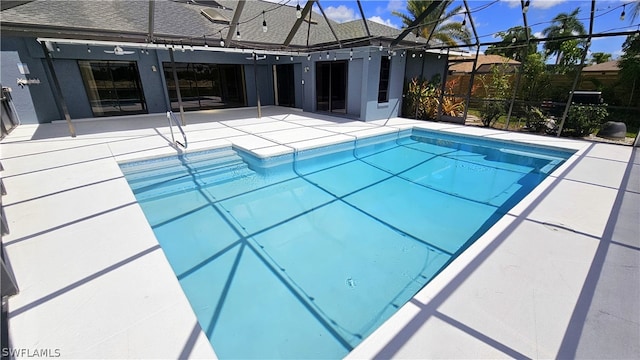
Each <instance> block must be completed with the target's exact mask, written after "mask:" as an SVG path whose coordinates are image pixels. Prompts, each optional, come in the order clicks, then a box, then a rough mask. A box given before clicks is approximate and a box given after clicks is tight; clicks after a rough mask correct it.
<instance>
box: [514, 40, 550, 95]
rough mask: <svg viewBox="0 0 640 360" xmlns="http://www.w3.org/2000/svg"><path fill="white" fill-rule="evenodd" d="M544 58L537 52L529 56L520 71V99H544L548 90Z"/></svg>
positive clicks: (547, 76) (548, 81)
mask: <svg viewBox="0 0 640 360" xmlns="http://www.w3.org/2000/svg"><path fill="white" fill-rule="evenodd" d="M545 69H546V66H545V63H544V56H543V55H542V54H540V53H538V52H535V53H533V54H529V56H527V59H526V60H525V62H524V65H523V69H522V90H521V91H522V97H523V98H524V99H527V100H540V99H544V98H545V97H546V94H547V93H548V89H549V83H550V79H549V75H548V74H547V73H546V71H545Z"/></svg>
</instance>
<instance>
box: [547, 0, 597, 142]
mask: <svg viewBox="0 0 640 360" xmlns="http://www.w3.org/2000/svg"><path fill="white" fill-rule="evenodd" d="M595 12H596V0H591V19H590V20H589V35H588V36H587V44H586V45H585V46H584V52H583V53H582V58H581V59H580V65H578V71H576V77H575V78H574V79H573V85H571V92H570V93H569V99H567V103H566V104H565V106H564V112H563V113H562V120H560V126H559V127H558V134H556V136H557V137H560V134H562V129H563V128H564V122H565V120H566V119H567V114H568V113H569V107H571V101H572V100H573V93H574V91H576V85H577V84H578V80H579V79H580V75H582V68H583V67H584V60H585V59H586V58H587V53H588V52H589V47H590V46H591V35H592V34H593V18H594V14H595Z"/></svg>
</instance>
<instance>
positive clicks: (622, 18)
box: [620, 4, 627, 20]
mask: <svg viewBox="0 0 640 360" xmlns="http://www.w3.org/2000/svg"><path fill="white" fill-rule="evenodd" d="M626 8H627V4H623V5H622V14H620V20H624V16H625V15H626V13H625V12H624V10H625V9H626Z"/></svg>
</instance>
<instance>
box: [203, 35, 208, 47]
mask: <svg viewBox="0 0 640 360" xmlns="http://www.w3.org/2000/svg"><path fill="white" fill-rule="evenodd" d="M202 38H203V39H204V47H209V44H207V37H206V36H205V35H202Z"/></svg>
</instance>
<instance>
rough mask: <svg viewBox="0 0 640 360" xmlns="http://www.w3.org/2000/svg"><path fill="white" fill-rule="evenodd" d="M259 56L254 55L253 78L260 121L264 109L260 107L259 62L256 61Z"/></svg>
mask: <svg viewBox="0 0 640 360" xmlns="http://www.w3.org/2000/svg"><path fill="white" fill-rule="evenodd" d="M257 57H258V55H256V53H255V52H254V53H253V77H254V78H255V84H256V101H257V102H258V119H262V108H261V107H260V90H259V89H258V62H257V61H256V60H257V59H256V58H257Z"/></svg>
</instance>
